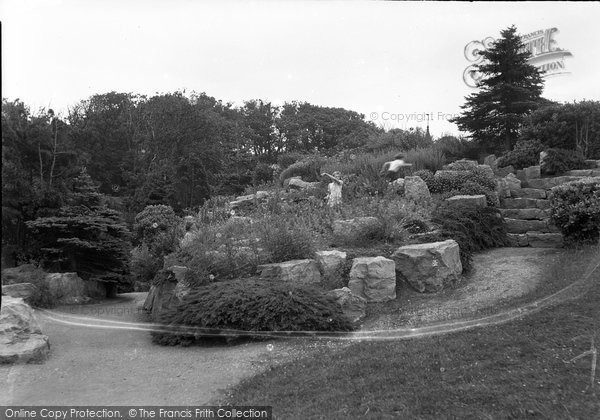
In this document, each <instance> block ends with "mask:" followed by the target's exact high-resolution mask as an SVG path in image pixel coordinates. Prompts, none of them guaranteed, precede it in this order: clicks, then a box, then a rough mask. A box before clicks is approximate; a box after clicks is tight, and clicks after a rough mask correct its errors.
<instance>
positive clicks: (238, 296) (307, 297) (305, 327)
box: [152, 279, 352, 345]
mask: <svg viewBox="0 0 600 420" xmlns="http://www.w3.org/2000/svg"><path fill="white" fill-rule="evenodd" d="M159 322H160V323H162V324H163V325H167V326H168V327H171V328H172V331H170V332H164V331H155V332H153V333H152V341H153V342H155V343H158V344H162V345H177V344H180V345H190V344H194V343H198V342H202V341H203V340H206V339H210V338H214V337H215V336H221V337H224V338H228V337H229V338H231V337H230V336H228V335H227V333H226V332H224V331H222V330H241V331H248V332H249V333H248V334H244V333H239V332H236V333H235V336H240V335H247V336H250V337H251V336H252V334H251V332H255V331H261V332H264V331H350V330H351V328H352V326H351V324H350V322H349V321H348V319H347V318H346V317H345V316H344V314H343V312H342V310H341V308H340V306H339V304H338V303H337V302H336V300H335V299H334V298H331V297H328V296H326V295H325V294H324V292H323V291H321V290H319V289H316V288H314V287H311V286H308V285H298V284H292V283H288V282H273V281H265V280H255V279H247V280H234V281H231V282H220V283H213V284H210V285H207V286H203V287H199V288H197V289H195V290H192V291H191V292H190V293H189V294H188V295H186V296H185V297H184V298H183V299H182V301H181V303H180V304H179V305H177V306H175V307H174V308H172V309H170V310H169V311H165V312H164V313H163V314H162V315H161V316H160V317H159ZM181 326H187V327H198V330H196V331H193V329H192V330H189V329H188V330H185V331H184V330H181V329H178V327H181Z"/></svg>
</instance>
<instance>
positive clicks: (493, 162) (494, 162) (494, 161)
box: [483, 155, 498, 171]
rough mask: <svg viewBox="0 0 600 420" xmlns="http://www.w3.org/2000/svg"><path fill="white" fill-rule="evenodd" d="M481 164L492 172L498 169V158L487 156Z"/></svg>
mask: <svg viewBox="0 0 600 420" xmlns="http://www.w3.org/2000/svg"><path fill="white" fill-rule="evenodd" d="M483 164H484V165H487V166H489V167H490V168H492V170H494V171H495V170H496V169H498V158H497V157H496V155H489V156H486V157H485V158H484V159H483Z"/></svg>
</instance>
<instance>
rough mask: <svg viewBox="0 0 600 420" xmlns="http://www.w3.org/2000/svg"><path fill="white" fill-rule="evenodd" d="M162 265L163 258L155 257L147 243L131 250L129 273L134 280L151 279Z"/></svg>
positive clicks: (147, 280) (145, 280)
mask: <svg viewBox="0 0 600 420" xmlns="http://www.w3.org/2000/svg"><path fill="white" fill-rule="evenodd" d="M162 265H163V260H162V259H157V258H155V256H154V255H152V253H151V252H150V250H149V249H148V245H146V244H142V245H139V246H137V247H135V248H133V249H132V250H131V259H130V260H129V273H130V274H131V278H132V280H133V281H140V282H149V281H151V280H152V279H153V278H154V276H155V275H156V273H158V270H160V269H161V268H162Z"/></svg>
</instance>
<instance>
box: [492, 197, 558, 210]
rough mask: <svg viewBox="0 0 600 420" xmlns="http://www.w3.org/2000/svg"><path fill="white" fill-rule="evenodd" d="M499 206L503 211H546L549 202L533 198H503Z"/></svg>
mask: <svg viewBox="0 0 600 420" xmlns="http://www.w3.org/2000/svg"><path fill="white" fill-rule="evenodd" d="M500 205H501V206H502V208H505V209H535V208H537V209H548V208H550V201H549V200H537V199H533V198H505V199H503V200H501V201H500Z"/></svg>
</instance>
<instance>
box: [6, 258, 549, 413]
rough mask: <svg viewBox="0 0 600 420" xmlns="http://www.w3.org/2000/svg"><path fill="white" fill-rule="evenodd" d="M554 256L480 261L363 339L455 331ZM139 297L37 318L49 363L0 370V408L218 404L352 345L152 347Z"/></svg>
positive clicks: (375, 323) (534, 277)
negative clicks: (297, 361)
mask: <svg viewBox="0 0 600 420" xmlns="http://www.w3.org/2000/svg"><path fill="white" fill-rule="evenodd" d="M559 253H560V251H557V250H536V249H523V248H520V249H519V248H504V249H498V250H494V251H490V252H487V253H484V254H480V255H479V256H477V259H476V261H475V265H476V267H477V269H476V270H475V272H474V273H473V274H472V275H471V276H470V277H469V278H468V279H467V280H466V282H465V284H464V286H463V287H460V288H458V289H456V290H453V291H449V292H448V293H442V294H439V295H433V296H432V295H429V296H423V295H420V296H419V298H418V299H417V300H416V301H415V299H414V297H413V301H410V300H409V299H407V298H404V299H398V302H392V303H390V304H394V305H400V307H402V308H403V309H404V311H403V313H404V316H402V317H400V318H397V317H389V316H381V317H377V318H374V319H372V320H371V321H369V322H366V323H365V325H364V327H363V332H365V331H369V330H370V331H373V330H376V329H393V328H398V327H400V326H403V327H406V326H407V325H409V326H415V327H417V328H416V329H414V328H412V329H411V328H409V329H408V330H407V331H405V332H402V331H397V332H398V334H400V333H403V334H404V336H411V335H413V333H414V336H418V335H419V334H418V333H419V331H418V330H420V329H421V328H419V327H421V326H423V325H426V324H427V323H429V321H439V320H449V319H451V320H452V321H451V323H454V324H455V325H457V326H458V325H460V319H461V317H465V318H468V316H467V314H469V313H472V312H473V311H475V310H477V309H480V308H482V307H490V306H493V305H494V304H495V303H497V302H498V301H499V300H505V299H510V298H514V297H517V296H520V295H523V294H526V293H527V292H529V291H531V290H532V289H533V288H534V287H535V285H536V284H537V283H538V282H539V281H541V280H542V278H541V276H542V273H543V270H542V267H544V266H548V265H549V264H551V263H552V262H553V261H554V259H555V258H556V257H557V255H559ZM498 279H502V282H499V281H498ZM500 284H502V286H500ZM145 296H146V294H145V293H127V294H123V295H120V296H119V298H118V299H113V300H109V301H105V302H102V303H99V304H93V305H81V306H64V307H59V308H57V309H56V310H54V311H53V313H50V314H49V315H50V316H48V317H47V316H45V315H44V314H41V316H40V322H41V324H42V330H43V331H44V333H45V334H47V335H48V337H49V338H50V343H51V354H50V358H49V359H48V360H47V361H46V362H45V363H44V364H41V365H34V364H33V365H13V366H0V384H3V385H2V392H0V405H31V404H35V405H45V404H48V405H202V404H208V403H210V402H215V401H219V399H220V398H222V395H223V394H222V392H221V390H223V389H226V388H227V387H229V386H231V385H233V384H236V383H238V382H239V381H241V380H242V379H244V378H246V377H249V376H251V375H253V374H255V373H257V372H259V371H261V370H263V369H267V368H268V367H269V366H272V365H274V364H278V363H281V362H285V361H288V360H290V359H294V358H298V357H304V356H307V355H309V354H310V353H311V352H312V350H313V349H314V348H316V347H320V346H335V347H338V346H345V345H348V344H349V343H350V341H337V340H326V339H322V340H314V339H285V340H284V339H280V340H275V341H261V342H250V343H244V344H238V345H234V346H222V345H220V346H219V345H215V346H213V347H206V346H203V347H198V346H196V347H163V346H157V345H154V344H152V343H151V341H150V334H149V333H148V331H147V330H145V329H144V328H147V325H148V324H147V323H146V322H145V321H146V316H145V314H144V313H143V312H142V311H141V310H140V309H139V307H140V304H141V303H142V302H143V299H144V298H145ZM412 296H415V295H414V294H413V295H412ZM57 319H60V320H61V322H57ZM482 319H483V318H482ZM102 320H106V321H102ZM411 320H412V321H411ZM65 321H67V322H65ZM399 321H401V323H400V324H399V323H398V322H399ZM407 321H411V322H407ZM415 324H416V325H415ZM471 324H472V325H473V326H476V325H478V324H477V323H476V322H475V323H472V322H470V324H469V325H471ZM448 325H450V324H448ZM139 326H141V327H143V328H138V327H139ZM467 327H470V326H467ZM436 328H437V327H436ZM404 329H406V328H404ZM438 329H439V328H438ZM426 330H427V327H425V328H423V331H424V332H426ZM436 331H437V330H436ZM441 332H443V331H441ZM436 333H437V332H436ZM359 335H360V333H359ZM400 335H402V334H400ZM400 335H398V337H400ZM392 336H393V334H390V338H392Z"/></svg>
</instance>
